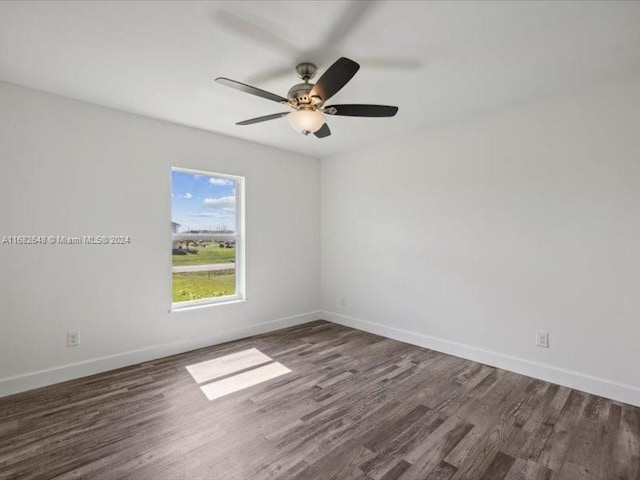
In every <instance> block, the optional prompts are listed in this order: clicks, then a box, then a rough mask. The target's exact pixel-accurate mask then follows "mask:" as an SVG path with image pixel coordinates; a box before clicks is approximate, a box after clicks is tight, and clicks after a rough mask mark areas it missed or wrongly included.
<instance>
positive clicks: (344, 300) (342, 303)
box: [340, 297, 347, 307]
mask: <svg viewBox="0 0 640 480" xmlns="http://www.w3.org/2000/svg"><path fill="white" fill-rule="evenodd" d="M340 304H341V305H342V306H343V307H346V306H347V297H342V299H341V300H340Z"/></svg>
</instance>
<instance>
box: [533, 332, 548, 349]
mask: <svg viewBox="0 0 640 480" xmlns="http://www.w3.org/2000/svg"><path fill="white" fill-rule="evenodd" d="M536 345H537V346H539V347H542V348H549V332H540V331H538V332H536Z"/></svg>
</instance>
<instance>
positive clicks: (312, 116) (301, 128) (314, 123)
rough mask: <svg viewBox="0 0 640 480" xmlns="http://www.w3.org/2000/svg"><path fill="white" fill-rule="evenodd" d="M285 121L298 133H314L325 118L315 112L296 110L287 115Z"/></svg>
mask: <svg viewBox="0 0 640 480" xmlns="http://www.w3.org/2000/svg"><path fill="white" fill-rule="evenodd" d="M287 120H289V123H290V124H291V126H292V127H293V129H294V130H297V131H298V132H300V133H314V132H317V131H318V130H320V127H322V125H324V122H325V117H324V115H323V114H322V113H320V112H318V111H317V110H296V111H295V112H291V113H290V114H289V115H287Z"/></svg>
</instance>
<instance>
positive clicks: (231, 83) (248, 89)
mask: <svg viewBox="0 0 640 480" xmlns="http://www.w3.org/2000/svg"><path fill="white" fill-rule="evenodd" d="M216 82H218V83H221V84H222V85H226V86H227V87H231V88H235V89H236V90H240V91H241V92H245V93H250V94H251V95H255V96H257V97H262V98H266V99H267V100H271V101H273V102H278V103H287V99H286V98H284V97H281V96H280V95H276V94H275V93H271V92H267V91H266V90H261V89H259V88H256V87H252V86H251V85H247V84H246V83H241V82H236V81H235V80H229V79H228V78H224V77H218V78H216Z"/></svg>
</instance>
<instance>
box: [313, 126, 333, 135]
mask: <svg viewBox="0 0 640 480" xmlns="http://www.w3.org/2000/svg"><path fill="white" fill-rule="evenodd" d="M314 135H315V136H316V137H318V138H324V137H328V136H329V135H331V130H330V129H329V125H327V124H326V123H325V124H324V125H322V126H321V127H320V130H318V131H317V132H315V133H314Z"/></svg>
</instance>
